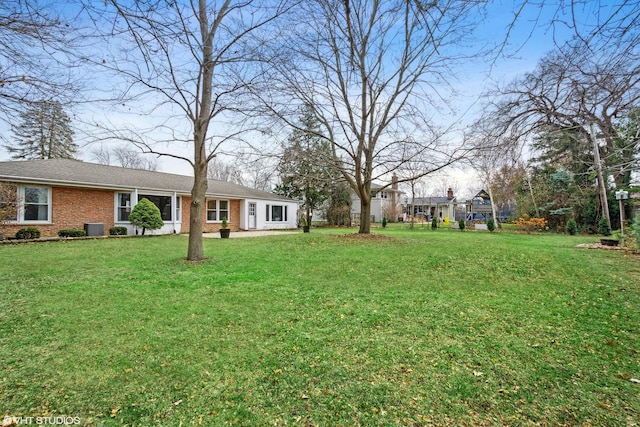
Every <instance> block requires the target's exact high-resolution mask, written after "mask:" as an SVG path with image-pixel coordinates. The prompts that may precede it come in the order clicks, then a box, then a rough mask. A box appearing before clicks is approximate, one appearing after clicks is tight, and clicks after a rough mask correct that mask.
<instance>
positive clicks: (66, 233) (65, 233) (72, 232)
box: [58, 228, 87, 237]
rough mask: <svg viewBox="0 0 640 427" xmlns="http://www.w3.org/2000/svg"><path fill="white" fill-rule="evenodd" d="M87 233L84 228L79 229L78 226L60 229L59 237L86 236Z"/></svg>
mask: <svg viewBox="0 0 640 427" xmlns="http://www.w3.org/2000/svg"><path fill="white" fill-rule="evenodd" d="M86 235H87V233H86V232H85V231H84V230H79V229H77V228H66V229H64V230H60V231H58V236H59V237H84V236H86Z"/></svg>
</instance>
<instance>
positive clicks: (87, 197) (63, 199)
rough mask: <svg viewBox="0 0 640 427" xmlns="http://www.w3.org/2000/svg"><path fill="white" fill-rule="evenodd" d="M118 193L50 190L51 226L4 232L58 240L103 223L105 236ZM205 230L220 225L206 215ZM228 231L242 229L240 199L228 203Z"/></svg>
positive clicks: (185, 216)
mask: <svg viewBox="0 0 640 427" xmlns="http://www.w3.org/2000/svg"><path fill="white" fill-rule="evenodd" d="M114 194H115V191H109V190H92V189H85V188H72V187H52V188H51V216H52V218H51V220H52V222H51V224H11V225H6V226H4V227H3V229H2V230H1V231H2V233H3V234H4V236H5V238H6V237H10V236H11V237H12V236H14V235H15V233H16V232H17V231H18V230H20V229H21V228H24V227H30V226H33V227H37V228H38V229H39V230H40V233H41V236H42V237H57V236H58V231H60V230H62V229H66V228H78V229H81V230H82V229H84V224H85V223H91V222H98V223H103V224H104V234H105V235H106V234H109V228H110V227H113V226H114V225H115V218H114V210H115V196H114ZM181 200H182V227H181V232H182V233H188V232H189V219H190V215H189V214H190V211H189V208H190V205H191V197H189V196H182V197H181ZM204 215H205V218H204V219H203V229H204V232H205V233H212V232H216V231H218V230H219V229H220V223H207V222H206V211H205V213H204ZM229 216H230V218H229V221H228V222H229V228H230V229H231V230H233V231H238V230H239V229H240V200H230V201H229Z"/></svg>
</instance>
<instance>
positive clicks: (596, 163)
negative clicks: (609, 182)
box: [589, 123, 611, 229]
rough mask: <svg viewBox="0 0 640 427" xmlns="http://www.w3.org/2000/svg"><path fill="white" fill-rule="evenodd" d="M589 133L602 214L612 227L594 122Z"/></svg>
mask: <svg viewBox="0 0 640 427" xmlns="http://www.w3.org/2000/svg"><path fill="white" fill-rule="evenodd" d="M589 134H590V135H591V142H592V143H593V166H594V167H595V169H596V174H597V177H598V192H599V193H600V208H601V209H602V216H603V217H604V218H606V219H607V224H609V229H611V218H610V217H609V201H608V200H607V187H606V184H605V182H604V174H603V173H602V163H601V162H600V147H599V146H598V139H597V138H596V131H595V129H594V126H593V123H591V124H590V125H589Z"/></svg>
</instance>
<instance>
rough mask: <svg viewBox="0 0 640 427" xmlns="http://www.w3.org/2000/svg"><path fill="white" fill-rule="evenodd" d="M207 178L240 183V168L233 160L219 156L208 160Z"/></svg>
mask: <svg viewBox="0 0 640 427" xmlns="http://www.w3.org/2000/svg"><path fill="white" fill-rule="evenodd" d="M207 177H208V178H209V179H214V180H218V181H226V182H233V183H235V184H242V170H241V168H240V167H239V166H238V165H237V164H236V163H233V162H227V161H224V160H221V159H220V157H219V156H217V157H215V158H214V159H212V160H211V161H210V162H209V171H208V173H207Z"/></svg>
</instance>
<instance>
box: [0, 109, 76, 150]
mask: <svg viewBox="0 0 640 427" xmlns="http://www.w3.org/2000/svg"><path fill="white" fill-rule="evenodd" d="M20 119H21V122H20V124H18V125H15V126H12V131H13V134H14V139H15V144H14V145H7V146H5V148H6V149H7V150H8V151H9V153H11V154H12V156H11V157H12V158H14V159H73V158H74V156H75V154H76V153H77V151H78V145H77V144H75V143H74V142H73V130H72V129H71V119H70V118H69V116H68V115H67V113H65V111H64V109H63V108H62V104H60V103H59V102H57V101H39V102H36V103H33V104H32V105H31V106H29V107H28V108H27V109H26V110H25V111H23V112H22V113H21V114H20Z"/></svg>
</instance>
